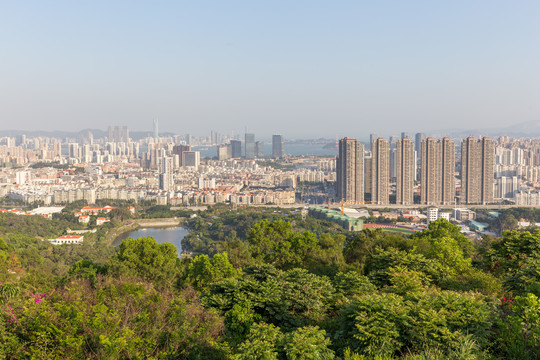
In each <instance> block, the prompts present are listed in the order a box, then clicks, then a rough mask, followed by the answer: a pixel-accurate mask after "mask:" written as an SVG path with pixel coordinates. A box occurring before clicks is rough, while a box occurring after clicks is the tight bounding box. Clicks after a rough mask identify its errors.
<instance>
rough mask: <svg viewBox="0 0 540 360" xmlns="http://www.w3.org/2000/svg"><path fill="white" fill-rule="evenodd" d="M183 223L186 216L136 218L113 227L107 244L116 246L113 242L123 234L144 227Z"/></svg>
mask: <svg viewBox="0 0 540 360" xmlns="http://www.w3.org/2000/svg"><path fill="white" fill-rule="evenodd" d="M182 223H185V218H158V219H136V220H133V222H131V223H129V224H126V225H122V226H120V227H118V228H116V229H113V231H112V232H111V233H110V234H107V244H108V245H109V246H115V245H113V244H114V243H115V242H116V240H118V238H120V237H121V236H122V235H124V234H126V233H129V232H132V231H136V230H139V229H142V228H169V227H179V226H181V224H182Z"/></svg>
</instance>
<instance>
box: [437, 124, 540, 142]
mask: <svg viewBox="0 0 540 360" xmlns="http://www.w3.org/2000/svg"><path fill="white" fill-rule="evenodd" d="M431 135H432V136H448V137H451V138H466V137H468V136H476V137H478V136H489V137H493V138H495V137H499V136H510V137H540V120H533V121H526V122H522V123H518V124H515V125H511V126H506V127H499V128H496V127H494V128H484V129H470V130H463V129H447V130H440V131H432V132H431Z"/></svg>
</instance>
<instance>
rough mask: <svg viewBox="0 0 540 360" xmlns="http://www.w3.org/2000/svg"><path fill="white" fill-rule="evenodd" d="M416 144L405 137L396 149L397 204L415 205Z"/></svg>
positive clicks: (399, 141)
mask: <svg viewBox="0 0 540 360" xmlns="http://www.w3.org/2000/svg"><path fill="white" fill-rule="evenodd" d="M414 178H415V166H414V142H413V141H412V140H411V139H409V138H408V137H404V138H403V139H401V140H398V142H397V148H396V204H401V205H412V204H413V203H414V194H413V190H414Z"/></svg>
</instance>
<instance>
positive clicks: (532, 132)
mask: <svg viewBox="0 0 540 360" xmlns="http://www.w3.org/2000/svg"><path fill="white" fill-rule="evenodd" d="M88 132H91V133H92V135H93V136H94V138H96V139H97V138H103V137H106V136H107V135H108V132H107V131H104V130H99V129H84V130H81V131H44V130H34V131H26V130H0V137H3V136H11V137H14V136H19V135H22V134H26V135H27V136H30V137H32V136H47V137H55V138H60V139H65V138H74V139H77V138H79V137H82V136H85V135H87V134H88ZM427 133H428V134H429V135H431V136H436V137H442V136H448V137H451V138H466V137H467V136H476V137H478V136H490V137H493V138H496V137H499V136H503V135H504V136H510V137H540V120H533V121H526V122H522V123H518V124H515V125H511V126H506V127H498V128H497V127H493V128H479V129H469V130H464V129H446V130H438V131H431V132H427ZM396 134H397V133H396ZM172 135H175V134H174V133H171V132H166V133H160V136H172ZM411 135H412V136H414V134H412V133H411ZM129 136H130V137H131V138H132V139H134V140H138V139H142V138H144V137H147V136H152V132H151V131H130V132H129ZM289 141H292V139H290V140H289ZM297 141H313V140H307V139H302V140H294V142H297ZM317 141H319V142H320V143H322V144H324V143H329V142H334V141H335V140H332V139H323V138H321V139H317Z"/></svg>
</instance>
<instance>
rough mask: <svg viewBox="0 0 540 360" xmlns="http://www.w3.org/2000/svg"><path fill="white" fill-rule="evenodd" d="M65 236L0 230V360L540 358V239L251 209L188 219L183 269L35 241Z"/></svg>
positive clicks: (57, 228)
mask: <svg viewBox="0 0 540 360" xmlns="http://www.w3.org/2000/svg"><path fill="white" fill-rule="evenodd" d="M166 212H167V210H166V209H154V212H153V214H154V215H155V216H156V217H157V216H158V215H157V214H160V215H159V216H163V215H164V214H165V215H166ZM147 216H148V217H152V216H153V215H152V212H150V213H149V214H147ZM67 226H70V223H69V219H62V218H57V219H53V220H48V219H42V218H39V217H31V216H27V217H17V216H15V215H11V214H1V215H0V237H1V238H2V240H0V282H1V284H0V359H2V358H6V359H348V360H358V359H418V360H420V359H426V360H427V359H456V360H457V359H525V360H526V359H529V360H532V359H538V358H539V357H540V301H539V296H540V272H539V269H540V232H539V231H535V232H529V231H523V232H519V231H511V232H506V233H504V235H503V237H501V238H497V239H494V238H486V239H485V241H484V242H482V243H479V244H472V243H471V242H470V240H469V239H467V238H466V237H464V236H463V235H462V234H460V233H459V229H458V228H457V226H455V225H453V224H451V223H448V222H446V221H444V220H438V221H437V222H434V223H431V224H430V226H429V228H428V229H426V230H424V231H422V232H419V233H416V234H414V235H412V236H410V237H402V236H400V235H395V234H385V233H383V232H381V231H371V230H364V231H362V232H359V233H347V232H344V231H342V230H341V229H339V228H337V227H335V226H334V225H332V224H330V223H324V222H318V221H315V220H313V219H309V218H308V219H306V220H305V221H304V220H301V219H300V218H299V217H298V216H293V215H290V214H280V213H266V214H262V213H260V212H253V213H252V214H251V215H250V214H249V211H247V210H246V211H245V212H240V213H239V214H237V215H234V214H231V213H227V212H224V213H213V212H212V211H209V212H207V213H199V215H198V216H196V217H192V218H191V219H189V220H188V223H187V226H189V228H190V230H191V233H190V235H189V236H188V237H186V239H185V241H184V243H183V244H184V245H185V247H186V248H187V249H188V250H191V251H194V252H195V253H196V254H198V255H195V256H194V257H193V258H191V259H189V258H178V257H177V256H176V249H175V248H174V247H173V246H172V245H171V244H158V243H157V242H156V241H155V240H154V239H152V238H140V239H136V240H134V239H127V240H125V241H124V242H123V243H122V244H121V245H119V246H118V247H117V248H113V247H111V246H108V245H106V244H104V243H102V242H100V241H99V238H100V236H103V234H101V235H100V233H99V231H98V233H96V234H93V235H92V237H93V238H91V241H88V242H86V240H85V243H86V244H85V245H72V246H52V245H50V244H49V243H47V242H44V241H41V240H38V239H40V238H47V237H49V236H51V237H52V236H57V235H59V234H60V233H61V231H62V230H64V229H65V228H66V227H67ZM111 226H113V225H111ZM100 231H101V230H100Z"/></svg>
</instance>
